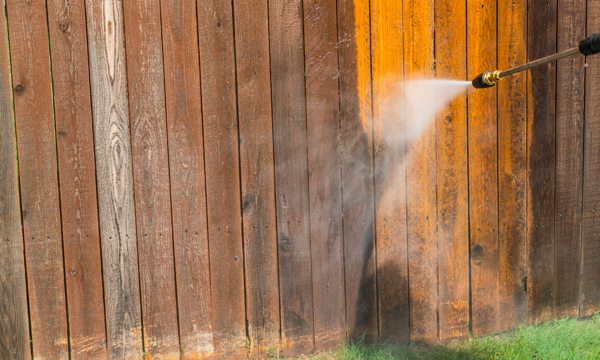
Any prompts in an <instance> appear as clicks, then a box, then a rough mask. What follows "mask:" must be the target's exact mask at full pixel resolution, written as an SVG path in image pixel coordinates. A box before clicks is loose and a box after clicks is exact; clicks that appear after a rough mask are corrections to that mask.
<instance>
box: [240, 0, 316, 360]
mask: <svg viewBox="0 0 600 360" xmlns="http://www.w3.org/2000/svg"><path fill="white" fill-rule="evenodd" d="M233 5H234V19H235V25H234V29H235V54H236V70H237V94H238V118H239V120H238V121H239V127H240V130H239V131H240V139H239V144H240V162H241V166H240V171H241V180H242V191H241V195H242V216H243V231H244V255H245V259H244V265H245V269H246V317H247V324H248V325H247V326H248V337H249V338H250V343H251V353H250V355H251V356H252V357H257V358H262V357H264V356H265V354H266V351H267V350H268V349H269V348H272V347H274V346H275V347H276V346H277V345H279V286H278V277H277V229H276V224H275V215H276V214H275V212H276V210H275V179H274V171H275V167H274V163H273V128H272V122H273V120H272V116H271V91H270V90H271V78H270V76H269V75H270V64H269V9H268V5H267V2H266V1H263V0H234V1H233ZM309 271H310V269H309ZM295 290H296V291H301V290H298V289H295ZM303 295H304V294H303ZM308 297H309V299H310V294H308ZM306 306H308V307H310V301H309V302H308V304H307V305H306ZM286 315H287V316H289V313H287V314H286V313H284V314H283V316H286ZM287 316H286V317H285V318H284V320H287ZM297 316H299V317H300V316H301V315H297ZM307 321H308V323H309V324H310V323H311V322H312V319H311V318H309V319H307ZM282 324H283V325H282V331H283V332H284V334H285V337H284V338H283V342H284V343H283V347H284V354H285V355H296V354H300V353H306V352H307V351H306V350H308V351H311V350H312V347H311V346H309V347H308V349H305V348H302V347H301V346H299V345H296V344H295V343H294V342H298V343H302V342H303V340H304V339H303V337H304V336H307V335H308V337H309V338H310V339H312V332H311V331H309V332H308V333H307V334H306V333H305V332H304V331H302V330H298V329H297V328H296V327H295V326H296V324H293V323H290V322H288V321H285V322H284V323H282ZM289 342H292V343H294V345H292V347H291V348H290V349H289V350H288V349H286V348H288V346H289V345H290V344H288V343H289ZM297 347H300V349H297Z"/></svg>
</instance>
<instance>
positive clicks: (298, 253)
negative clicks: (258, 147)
mask: <svg viewBox="0 0 600 360" xmlns="http://www.w3.org/2000/svg"><path fill="white" fill-rule="evenodd" d="M302 10H303V6H302V1H301V0H295V1H292V2H288V1H271V2H269V33H270V44H271V59H270V60H271V87H272V101H273V141H274V156H275V158H274V161H275V164H278V165H277V166H276V167H275V185H276V204H277V239H278V251H279V289H280V295H279V298H280V304H281V314H282V318H281V325H282V326H281V328H282V346H283V354H284V355H298V354H302V353H307V352H312V351H313V350H314V318H313V289H312V287H313V284H312V275H313V274H312V268H311V239H310V213H309V212H310V205H309V197H308V152H307V150H306V149H307V138H306V94H305V89H306V87H305V85H306V84H305V81H304V34H303V27H302V21H303V11H302Z"/></svg>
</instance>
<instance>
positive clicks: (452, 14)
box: [435, 0, 470, 342]
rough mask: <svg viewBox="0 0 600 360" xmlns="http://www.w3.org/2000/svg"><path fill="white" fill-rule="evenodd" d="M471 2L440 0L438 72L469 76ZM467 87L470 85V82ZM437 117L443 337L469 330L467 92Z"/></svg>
mask: <svg viewBox="0 0 600 360" xmlns="http://www.w3.org/2000/svg"><path fill="white" fill-rule="evenodd" d="M466 5H467V3H466V2H465V1H462V0H461V1H457V0H441V1H436V2H435V28H436V31H435V54H436V77H437V78H440V79H457V80H463V79H465V78H466V77H467V61H466V60H465V59H467V7H466ZM465 90H466V87H465ZM466 95H467V94H466V91H465V92H464V93H463V94H462V96H460V97H458V98H456V99H455V100H454V101H452V102H451V103H450V104H449V105H448V107H447V108H446V109H445V110H444V111H443V112H441V113H440V114H438V115H437V117H436V138H437V139H436V147H437V160H436V161H437V219H438V237H437V241H438V272H439V304H438V307H439V338H440V341H442V342H447V341H450V340H455V339H462V338H464V337H465V336H467V335H468V333H469V285H470V284H469V278H468V276H466V274H468V273H469V179H468V162H467V121H468V119H467V96H466Z"/></svg>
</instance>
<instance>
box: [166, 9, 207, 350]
mask: <svg viewBox="0 0 600 360" xmlns="http://www.w3.org/2000/svg"><path fill="white" fill-rule="evenodd" d="M161 15H162V38H163V40H162V41H163V42H162V43H163V51H164V54H163V55H164V68H165V95H166V106H167V130H168V136H169V164H170V170H171V206H172V213H173V237H174V243H175V245H174V246H175V266H176V274H177V306H178V310H179V332H180V341H181V348H182V349H183V358H184V359H199V358H202V357H205V356H210V355H211V354H213V352H214V342H213V331H212V312H211V298H210V269H209V262H208V231H207V221H206V193H205V190H206V186H205V177H204V139H203V134H202V108H201V96H200V60H199V57H198V56H199V54H198V32H197V29H198V27H197V17H196V1H194V0H176V1H163V2H161Z"/></svg>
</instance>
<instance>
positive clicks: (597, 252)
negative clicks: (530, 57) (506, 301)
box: [579, 1, 600, 316]
mask: <svg viewBox="0 0 600 360" xmlns="http://www.w3.org/2000/svg"><path fill="white" fill-rule="evenodd" d="M598 32H600V3H599V2H597V1H588V3H587V34H586V35H591V34H595V33H598ZM585 62H586V64H587V67H586V68H585V119H584V121H585V129H584V140H583V144H584V150H583V154H584V165H583V167H584V171H583V214H582V223H581V242H582V244H581V246H582V250H583V256H582V262H581V268H582V269H581V290H580V291H581V295H580V308H579V316H590V315H592V314H594V313H595V312H597V311H598V310H600V241H598V239H600V207H599V206H598V204H599V203H600V59H599V58H598V57H594V56H589V57H587V58H586V59H585Z"/></svg>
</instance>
